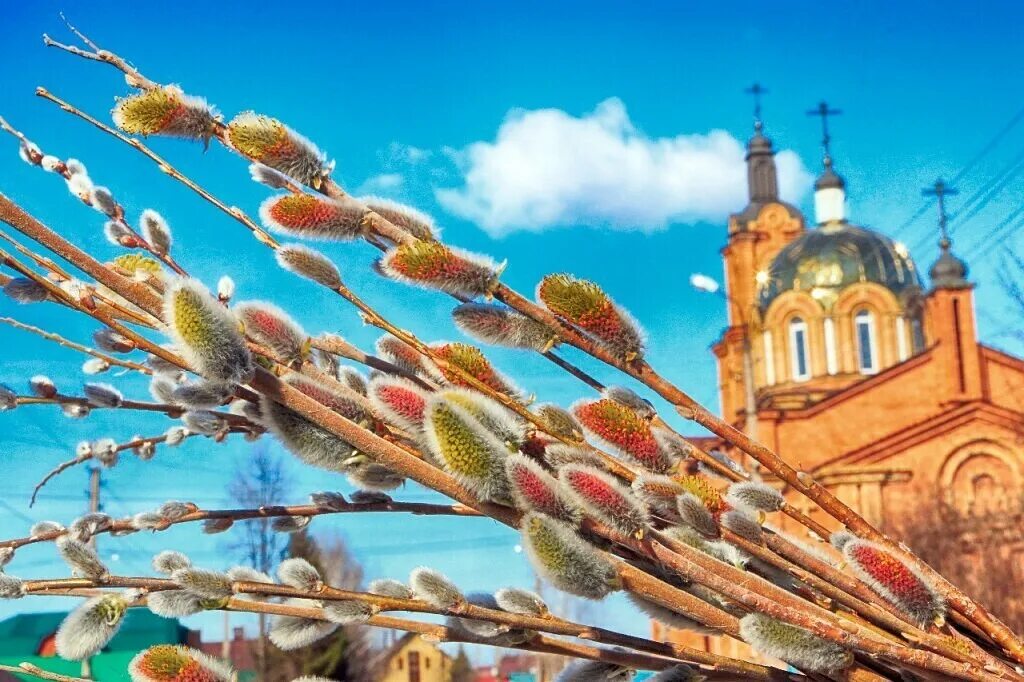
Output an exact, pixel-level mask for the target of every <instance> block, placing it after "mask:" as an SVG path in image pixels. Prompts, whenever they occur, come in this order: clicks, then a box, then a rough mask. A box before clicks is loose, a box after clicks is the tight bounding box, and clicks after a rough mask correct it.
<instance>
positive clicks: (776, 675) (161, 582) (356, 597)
mask: <svg viewBox="0 0 1024 682" xmlns="http://www.w3.org/2000/svg"><path fill="white" fill-rule="evenodd" d="M24 585H25V591H26V594H32V595H54V594H58V593H59V594H67V592H68V590H71V589H76V590H82V589H95V588H111V587H131V588H142V589H144V590H147V591H151V592H152V591H162V590H168V589H177V588H178V586H177V584H176V583H175V582H173V581H172V580H168V579H164V578H134V577H121V576H113V577H110V578H108V579H105V580H103V581H102V582H101V581H95V580H90V579H79V578H59V579H52V580H32V581H26V582H25V583H24ZM231 589H232V591H233V592H235V593H236V594H245V595H253V596H255V595H261V596H265V597H290V598H297V599H309V600H317V601H359V602H362V603H366V604H370V605H372V606H373V607H375V611H378V612H388V611H402V612H409V613H428V614H436V615H442V616H452V617H457V618H470V619H473V620H482V621H487V622H491V623H495V624H498V625H504V626H507V627H508V628H510V629H516V630H532V631H539V632H547V633H550V634H555V635H562V636H569V637H575V638H577V639H584V640H588V641H592V642H598V643H601V644H606V645H613V646H618V647H625V648H628V649H632V650H634V651H638V652H643V654H647V655H651V656H656V657H658V658H659V659H660V660H662V661H664V660H666V659H669V660H671V662H672V663H680V662H682V663H696V664H700V665H707V666H711V667H712V668H713V669H716V670H719V671H722V672H723V673H730V674H733V675H737V676H744V678H750V679H758V680H788V679H792V678H791V677H790V676H789V675H787V674H785V673H782V671H779V670H775V669H773V668H769V667H766V666H762V665H757V664H753V663H746V662H743V661H737V660H733V659H729V658H726V657H723V656H718V655H715V654H710V653H707V652H703V651H699V650H696V649H692V648H690V647H686V646H682V645H676V644H669V643H663V642H655V641H652V640H649V639H645V638H642V637H635V636H632V635H627V634H624V633H620V632H616V631H613V630H608V629H605V628H599V627H593V626H590V625H585V624H581V623H575V622H573V621H569V620H566V619H563V618H559V617H557V616H554V615H551V614H548V615H547V616H528V615H522V614H516V613H511V612H508V611H502V610H500V609H489V608H484V607H481V606H477V605H474V604H470V603H468V602H462V603H460V604H457V605H455V606H453V607H452V608H438V607H436V606H433V605H431V604H429V603H427V602H425V601H421V600H418V599H400V598H393V597H386V596H381V595H376V594H370V593H366V592H359V591H353V590H342V589H338V588H334V587H331V586H329V585H325V586H324V587H323V589H321V590H316V591H309V590H302V589H297V588H294V587H290V586H287V585H280V584H276V583H264V582H247V581H236V582H233V583H232V585H231ZM240 601H242V600H239V599H232V600H229V602H228V604H229V605H230V604H232V603H234V602H240ZM246 603H247V604H248V603H256V604H262V603H264V602H248V601H247V602H246ZM285 606H286V610H272V611H260V612H262V613H275V614H279V615H297V616H300V617H313V618H315V619H317V620H325V618H324V617H323V611H322V609H319V608H312V607H301V606H291V605H285ZM229 608H230V606H229ZM306 609H309V610H306ZM313 612H316V613H318V614H319V615H318V616H307V615H305V614H308V613H313ZM384 618H386V617H384ZM388 620H390V619H388ZM373 623H374V619H373V618H371V619H370V624H373ZM445 630H446V632H442V631H441V630H437V631H436V633H437V634H444V636H445V638H446V639H447V637H449V636H451V635H458V636H459V637H462V636H466V635H467V633H463V632H462V631H453V630H452V629H451V628H445ZM424 634H431V635H433V634H434V633H433V632H432V633H424ZM448 641H451V640H448ZM467 641H470V640H467ZM472 641H474V642H479V643H482V644H487V643H489V641H488V640H487V639H485V638H480V639H473V640H472ZM592 649H593V648H591V647H588V648H585V649H583V651H589V650H592ZM601 651H607V650H605V649H601ZM631 655H635V654H631ZM576 657H580V656H576ZM587 657H588V656H582V658H587ZM623 665H630V666H632V667H639V666H637V665H636V664H634V663H625V662H624V663H623ZM664 665H665V664H663V667H664Z"/></svg>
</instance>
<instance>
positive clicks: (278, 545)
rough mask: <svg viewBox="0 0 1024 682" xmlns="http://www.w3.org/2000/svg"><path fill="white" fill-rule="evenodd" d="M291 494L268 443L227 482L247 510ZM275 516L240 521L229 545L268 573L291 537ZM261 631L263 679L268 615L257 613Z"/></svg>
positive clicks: (281, 463) (279, 460)
mask: <svg viewBox="0 0 1024 682" xmlns="http://www.w3.org/2000/svg"><path fill="white" fill-rule="evenodd" d="M288 494H289V481H288V476H287V474H286V472H285V470H284V460H283V458H282V457H280V456H279V455H275V454H273V453H271V451H270V449H269V448H268V447H267V446H266V445H265V444H259V445H256V446H255V447H253V449H252V456H251V457H250V458H248V459H246V460H244V461H243V462H242V463H240V464H239V466H238V468H237V470H236V471H235V475H234V478H232V480H231V483H230V484H229V485H228V495H229V496H230V498H231V501H232V502H233V503H234V504H236V505H238V506H240V507H244V508H247V509H258V508H260V507H266V506H269V505H274V504H279V503H280V502H281V500H284V499H287V496H288ZM272 521H273V520H272V519H268V518H256V519H252V520H250V521H246V522H245V523H242V524H239V526H240V529H239V532H237V533H234V534H232V535H231V536H230V539H229V541H228V542H227V547H228V549H229V551H231V552H232V553H233V554H234V555H235V556H238V557H239V558H240V559H241V560H242V561H243V562H244V563H245V564H246V565H248V566H251V567H252V568H255V569H256V570H257V571H261V572H263V573H269V572H270V571H271V570H273V567H274V566H276V565H277V564H278V562H280V561H281V559H282V558H284V557H285V556H286V554H287V546H288V538H287V537H286V536H283V535H282V534H281V533H277V532H275V531H274V530H273V528H271V523H272ZM258 623H259V633H258V637H259V639H258V645H257V649H256V665H257V671H258V672H259V675H260V679H266V675H267V614H265V613H261V614H258Z"/></svg>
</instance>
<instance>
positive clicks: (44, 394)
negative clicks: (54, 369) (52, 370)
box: [28, 374, 57, 398]
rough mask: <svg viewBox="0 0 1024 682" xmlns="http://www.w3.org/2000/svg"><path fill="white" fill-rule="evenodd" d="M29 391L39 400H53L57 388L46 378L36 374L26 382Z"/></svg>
mask: <svg viewBox="0 0 1024 682" xmlns="http://www.w3.org/2000/svg"><path fill="white" fill-rule="evenodd" d="M28 385H29V389H30V390H31V391H32V393H33V394H34V395H36V396H39V397H40V398H53V397H54V396H56V395H57V386H56V385H55V384H54V383H53V380H52V379H50V377H48V376H43V375H42V374H37V375H35V376H34V377H32V378H31V379H29V380H28Z"/></svg>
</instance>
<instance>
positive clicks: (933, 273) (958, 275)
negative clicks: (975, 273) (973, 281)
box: [928, 242, 970, 289]
mask: <svg viewBox="0 0 1024 682" xmlns="http://www.w3.org/2000/svg"><path fill="white" fill-rule="evenodd" d="M928 277H929V278H930V279H931V280H932V286H933V287H935V288H936V289H963V288H965V287H968V286H970V284H969V283H968V282H967V264H966V263H964V262H963V261H962V260H960V259H959V258H957V257H956V256H954V255H953V254H952V253H950V251H949V242H943V244H942V255H940V256H939V259H938V260H937V261H935V265H933V266H932V269H931V270H930V271H929V272H928Z"/></svg>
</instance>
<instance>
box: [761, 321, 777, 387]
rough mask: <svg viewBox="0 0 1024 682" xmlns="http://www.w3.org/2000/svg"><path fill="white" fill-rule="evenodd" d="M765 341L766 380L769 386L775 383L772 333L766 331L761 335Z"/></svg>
mask: <svg viewBox="0 0 1024 682" xmlns="http://www.w3.org/2000/svg"><path fill="white" fill-rule="evenodd" d="M761 339H762V340H763V341H764V382H765V383H766V384H768V385H769V386H774V385H775V349H774V348H773V347H772V333H771V332H770V331H765V333H764V334H762V335H761Z"/></svg>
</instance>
